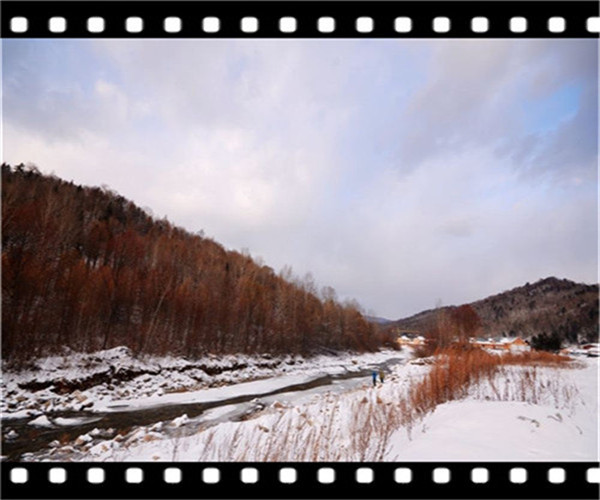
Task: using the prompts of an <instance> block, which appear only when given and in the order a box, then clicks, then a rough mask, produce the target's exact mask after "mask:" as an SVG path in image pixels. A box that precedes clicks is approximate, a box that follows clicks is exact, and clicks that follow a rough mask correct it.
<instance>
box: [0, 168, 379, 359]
mask: <svg viewBox="0 0 600 500" xmlns="http://www.w3.org/2000/svg"><path fill="white" fill-rule="evenodd" d="M2 270H3V274H2V306H3V307H2V330H3V332H2V333H3V336H2V353H3V357H4V359H5V360H7V361H9V362H14V363H18V362H23V361H25V360H27V359H29V358H31V357H35V356H39V355H43V354H52V353H59V352H61V349H63V348H64V347H69V348H72V349H74V350H77V351H94V350H97V349H107V348H111V347H115V346H119V345H125V346H127V347H129V348H131V349H132V351H133V352H134V353H153V354H166V353H171V354H180V355H185V356H190V357H196V356H200V355H202V354H204V353H208V352H211V353H235V352H245V353H264V352H271V353H300V354H310V353H313V352H315V351H318V350H320V349H323V348H327V349H336V350H342V349H350V350H372V349H375V348H377V347H378V346H380V345H381V343H382V342H384V341H385V339H382V338H379V337H378V336H377V335H376V332H375V329H374V327H373V326H372V325H371V324H369V323H368V322H367V321H366V320H365V318H364V317H363V316H362V314H361V313H360V312H359V310H358V308H357V306H356V304H352V303H347V304H340V303H339V302H338V301H337V300H336V299H335V293H334V292H333V291H332V290H331V289H328V290H326V291H325V292H324V294H323V297H322V298H321V297H319V295H318V293H317V291H316V289H315V286H314V283H313V281H312V279H311V278H310V277H307V278H306V279H304V280H298V279H295V278H294V277H293V276H292V274H291V272H290V271H289V270H286V271H284V272H282V273H281V274H280V275H277V274H276V273H275V272H274V271H273V270H272V269H271V268H269V267H267V266H264V265H261V264H258V263H256V262H255V261H254V260H253V259H252V258H251V257H250V256H249V255H246V254H243V253H239V252H235V251H226V250H225V249H224V248H223V247H222V246H221V245H219V244H218V243H216V242H214V241H213V240H211V239H209V238H205V237H203V236H200V235H193V234H190V233H188V232H186V231H185V230H183V229H181V228H178V227H175V226H173V225H171V224H170V223H169V222H168V221H166V220H164V219H163V220H156V219H154V218H152V217H151V216H149V215H148V214H147V213H145V212H144V211H143V210H141V209H139V208H138V207H136V206H135V205H134V204H133V203H131V202H129V201H127V200H126V199H125V198H123V197H122V196H119V195H117V194H116V193H114V192H111V191H109V190H107V189H99V188H89V187H85V188H84V187H81V186H76V185H73V183H70V182H69V183H68V182H64V181H61V180H59V179H57V178H55V177H49V176H44V175H40V174H39V172H37V171H36V170H35V169H32V168H26V167H23V166H22V165H20V166H17V167H15V168H11V167H9V166H8V165H3V166H2Z"/></svg>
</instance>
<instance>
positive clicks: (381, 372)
mask: <svg viewBox="0 0 600 500" xmlns="http://www.w3.org/2000/svg"><path fill="white" fill-rule="evenodd" d="M379 380H381V383H382V384H383V370H379Z"/></svg>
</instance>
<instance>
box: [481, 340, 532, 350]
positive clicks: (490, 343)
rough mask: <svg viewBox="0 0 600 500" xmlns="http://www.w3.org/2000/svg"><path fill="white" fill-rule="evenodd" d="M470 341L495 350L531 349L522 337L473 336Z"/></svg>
mask: <svg viewBox="0 0 600 500" xmlns="http://www.w3.org/2000/svg"><path fill="white" fill-rule="evenodd" d="M469 342H470V343H471V344H474V345H477V346H479V347H483V348H484V349H492V350H494V351H512V352H525V351H529V350H531V347H530V345H529V344H528V343H527V342H525V341H524V340H523V339H522V338H521V337H516V338H512V339H511V338H503V339H501V340H494V339H487V340H486V339H475V338H471V339H469Z"/></svg>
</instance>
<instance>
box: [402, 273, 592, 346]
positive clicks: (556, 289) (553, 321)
mask: <svg viewBox="0 0 600 500" xmlns="http://www.w3.org/2000/svg"><path fill="white" fill-rule="evenodd" d="M469 305H470V306H471V307H472V308H473V309H474V310H475V312H476V313H477V314H478V316H479V318H480V319H481V323H482V328H481V335H483V336H486V337H500V336H506V337H509V336H521V337H524V338H531V337H533V336H534V335H541V334H544V335H548V336H557V337H558V338H560V340H561V341H562V342H563V343H576V342H586V341H589V342H598V285H586V284H583V283H575V282H573V281H570V280H566V279H557V278H554V277H550V278H545V279H542V280H539V281H537V282H535V283H526V284H525V285H524V286H520V287H517V288H513V289H512V290H508V291H506V292H502V293H499V294H497V295H492V296H490V297H487V298H485V299H483V300H478V301H476V302H471V303H470V304H469ZM443 309H450V308H443ZM436 314H437V310H428V311H424V312H422V313H419V314H416V315H414V316H411V317H410V318H405V319H401V320H398V321H395V322H393V323H392V324H391V325H392V328H396V329H398V328H399V329H401V330H402V329H404V330H417V331H422V332H425V331H426V330H427V329H428V328H429V326H430V325H431V324H432V323H434V322H435V317H436Z"/></svg>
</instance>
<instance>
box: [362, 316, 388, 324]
mask: <svg viewBox="0 0 600 500" xmlns="http://www.w3.org/2000/svg"><path fill="white" fill-rule="evenodd" d="M365 319H366V320H367V321H368V322H369V323H375V324H376V325H387V324H388V323H392V322H393V320H391V319H386V318H380V317H378V316H365Z"/></svg>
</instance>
